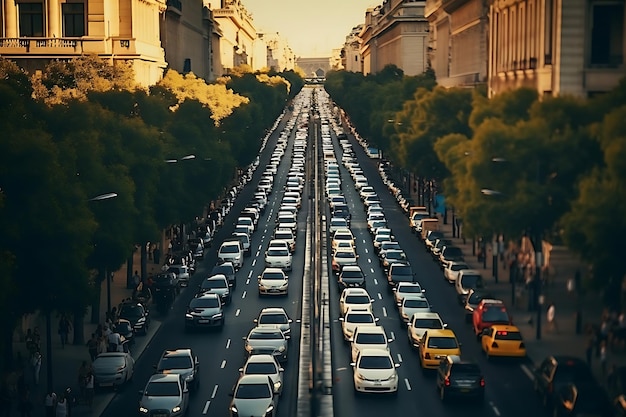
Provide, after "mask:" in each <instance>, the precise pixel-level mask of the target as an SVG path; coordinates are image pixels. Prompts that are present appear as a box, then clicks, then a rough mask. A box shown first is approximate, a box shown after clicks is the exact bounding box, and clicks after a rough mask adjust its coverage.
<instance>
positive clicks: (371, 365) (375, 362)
mask: <svg viewBox="0 0 626 417" xmlns="http://www.w3.org/2000/svg"><path fill="white" fill-rule="evenodd" d="M350 365H352V369H353V370H354V389H355V391H357V392H371V393H384V392H390V393H395V392H398V371H397V369H396V368H398V367H399V366H400V364H396V363H394V362H393V358H392V357H391V353H389V351H388V350H387V349H376V348H370V349H363V350H362V351H361V352H359V354H358V355H357V357H356V360H355V361H354V362H352V363H351V364H350Z"/></svg>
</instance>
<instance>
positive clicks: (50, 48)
mask: <svg viewBox="0 0 626 417" xmlns="http://www.w3.org/2000/svg"><path fill="white" fill-rule="evenodd" d="M111 47H113V54H114V55H122V56H129V55H134V54H136V50H135V39H130V38H125V39H104V38H92V39H85V38H0V55H2V56H4V57H7V58H15V57H24V56H26V55H29V56H33V57H50V58H70V57H73V56H79V55H85V54H96V55H111Z"/></svg>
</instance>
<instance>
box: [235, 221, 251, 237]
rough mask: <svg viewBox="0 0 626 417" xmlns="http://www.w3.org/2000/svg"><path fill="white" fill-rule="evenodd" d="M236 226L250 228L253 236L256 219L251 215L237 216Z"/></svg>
mask: <svg viewBox="0 0 626 417" xmlns="http://www.w3.org/2000/svg"><path fill="white" fill-rule="evenodd" d="M236 226H246V227H247V228H248V235H250V236H252V233H254V220H252V219H251V218H250V217H239V218H237V223H236Z"/></svg>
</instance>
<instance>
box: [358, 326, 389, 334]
mask: <svg viewBox="0 0 626 417" xmlns="http://www.w3.org/2000/svg"><path fill="white" fill-rule="evenodd" d="M357 331H358V332H359V333H376V334H384V335H385V336H386V335H387V333H386V332H385V328H384V327H383V326H356V327H355V328H354V333H356V332H357Z"/></svg>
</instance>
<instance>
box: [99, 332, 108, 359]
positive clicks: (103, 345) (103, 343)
mask: <svg viewBox="0 0 626 417" xmlns="http://www.w3.org/2000/svg"><path fill="white" fill-rule="evenodd" d="M106 351H107V338H106V336H105V335H102V336H100V337H99V338H98V355H99V354H101V353H105V352H106Z"/></svg>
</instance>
